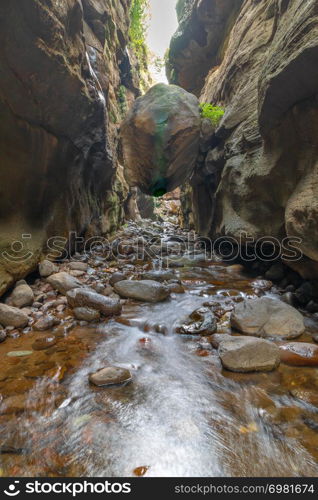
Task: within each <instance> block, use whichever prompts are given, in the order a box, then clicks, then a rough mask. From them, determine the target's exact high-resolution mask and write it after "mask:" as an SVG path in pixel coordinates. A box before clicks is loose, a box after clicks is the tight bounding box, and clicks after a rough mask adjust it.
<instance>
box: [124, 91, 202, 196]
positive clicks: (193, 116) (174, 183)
mask: <svg viewBox="0 0 318 500" xmlns="http://www.w3.org/2000/svg"><path fill="white" fill-rule="evenodd" d="M200 126H201V118H200V111H199V101H198V99H197V98H196V97H195V96H194V95H193V94H189V93H188V92H186V91H185V90H183V89H182V88H181V87H178V86H176V85H165V84H163V83H159V84H158V85H155V86H154V87H152V88H151V89H150V90H149V91H148V92H147V93H146V94H145V95H144V96H142V97H140V98H139V99H137V100H136V101H135V102H134V104H133V106H132V108H131V110H130V112H129V114H128V116H127V118H126V120H125V121H124V123H123V125H122V127H121V136H122V145H123V154H124V159H125V177H126V179H127V182H128V184H129V185H130V186H138V187H139V188H140V189H141V191H142V192H143V193H145V194H149V195H152V196H162V195H163V194H165V193H167V192H168V191H173V190H174V189H175V188H176V187H178V186H180V185H181V184H183V182H184V181H185V180H186V179H187V178H188V177H189V176H190V175H191V173H192V171H193V169H194V166H195V163H196V160H197V156H198V152H199V140H200Z"/></svg>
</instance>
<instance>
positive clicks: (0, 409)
mask: <svg viewBox="0 0 318 500" xmlns="http://www.w3.org/2000/svg"><path fill="white" fill-rule="evenodd" d="M25 407H26V396H25V395H24V394H18V395H16V396H9V397H8V398H6V399H5V400H4V401H3V402H2V404H1V406H0V414H1V415H10V414H11V413H21V412H23V411H24V410H25Z"/></svg>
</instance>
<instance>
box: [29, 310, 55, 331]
mask: <svg viewBox="0 0 318 500" xmlns="http://www.w3.org/2000/svg"><path fill="white" fill-rule="evenodd" d="M59 323H60V320H59V319H58V318H55V317H54V316H53V315H51V314H48V315H46V316H43V317H42V318H40V319H39V320H38V321H37V322H36V323H35V324H34V326H33V328H34V330H39V331H45V330H50V328H53V327H54V326H56V325H58V324H59Z"/></svg>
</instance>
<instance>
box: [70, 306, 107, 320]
mask: <svg viewBox="0 0 318 500" xmlns="http://www.w3.org/2000/svg"><path fill="white" fill-rule="evenodd" d="M73 312H74V316H75V318H76V319H78V320H80V321H89V322H90V321H98V320H99V319H100V313H99V312H98V311H96V310H95V309H92V308H90V307H75V309H74V311H73Z"/></svg>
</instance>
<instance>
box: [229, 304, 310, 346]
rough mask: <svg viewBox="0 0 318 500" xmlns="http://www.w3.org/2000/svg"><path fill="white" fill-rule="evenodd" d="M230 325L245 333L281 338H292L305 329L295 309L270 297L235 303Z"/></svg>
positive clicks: (301, 318)
mask: <svg viewBox="0 0 318 500" xmlns="http://www.w3.org/2000/svg"><path fill="white" fill-rule="evenodd" d="M231 326H232V327H233V328H235V329H236V330H238V331H239V332H242V333H245V334H246V335H253V336H255V337H274V338H281V339H294V338H296V337H299V336H300V335H301V334H302V333H303V332H304V331H305V325H304V318H303V316H302V315H301V314H300V312H298V311H297V309H295V308H294V307H291V306H290V305H288V304H285V303H284V302H282V301H280V300H276V299H272V298H270V297H262V298H260V299H253V300H245V301H244V302H240V303H239V304H237V306H236V307H235V309H234V311H233V312H232V314H231Z"/></svg>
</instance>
